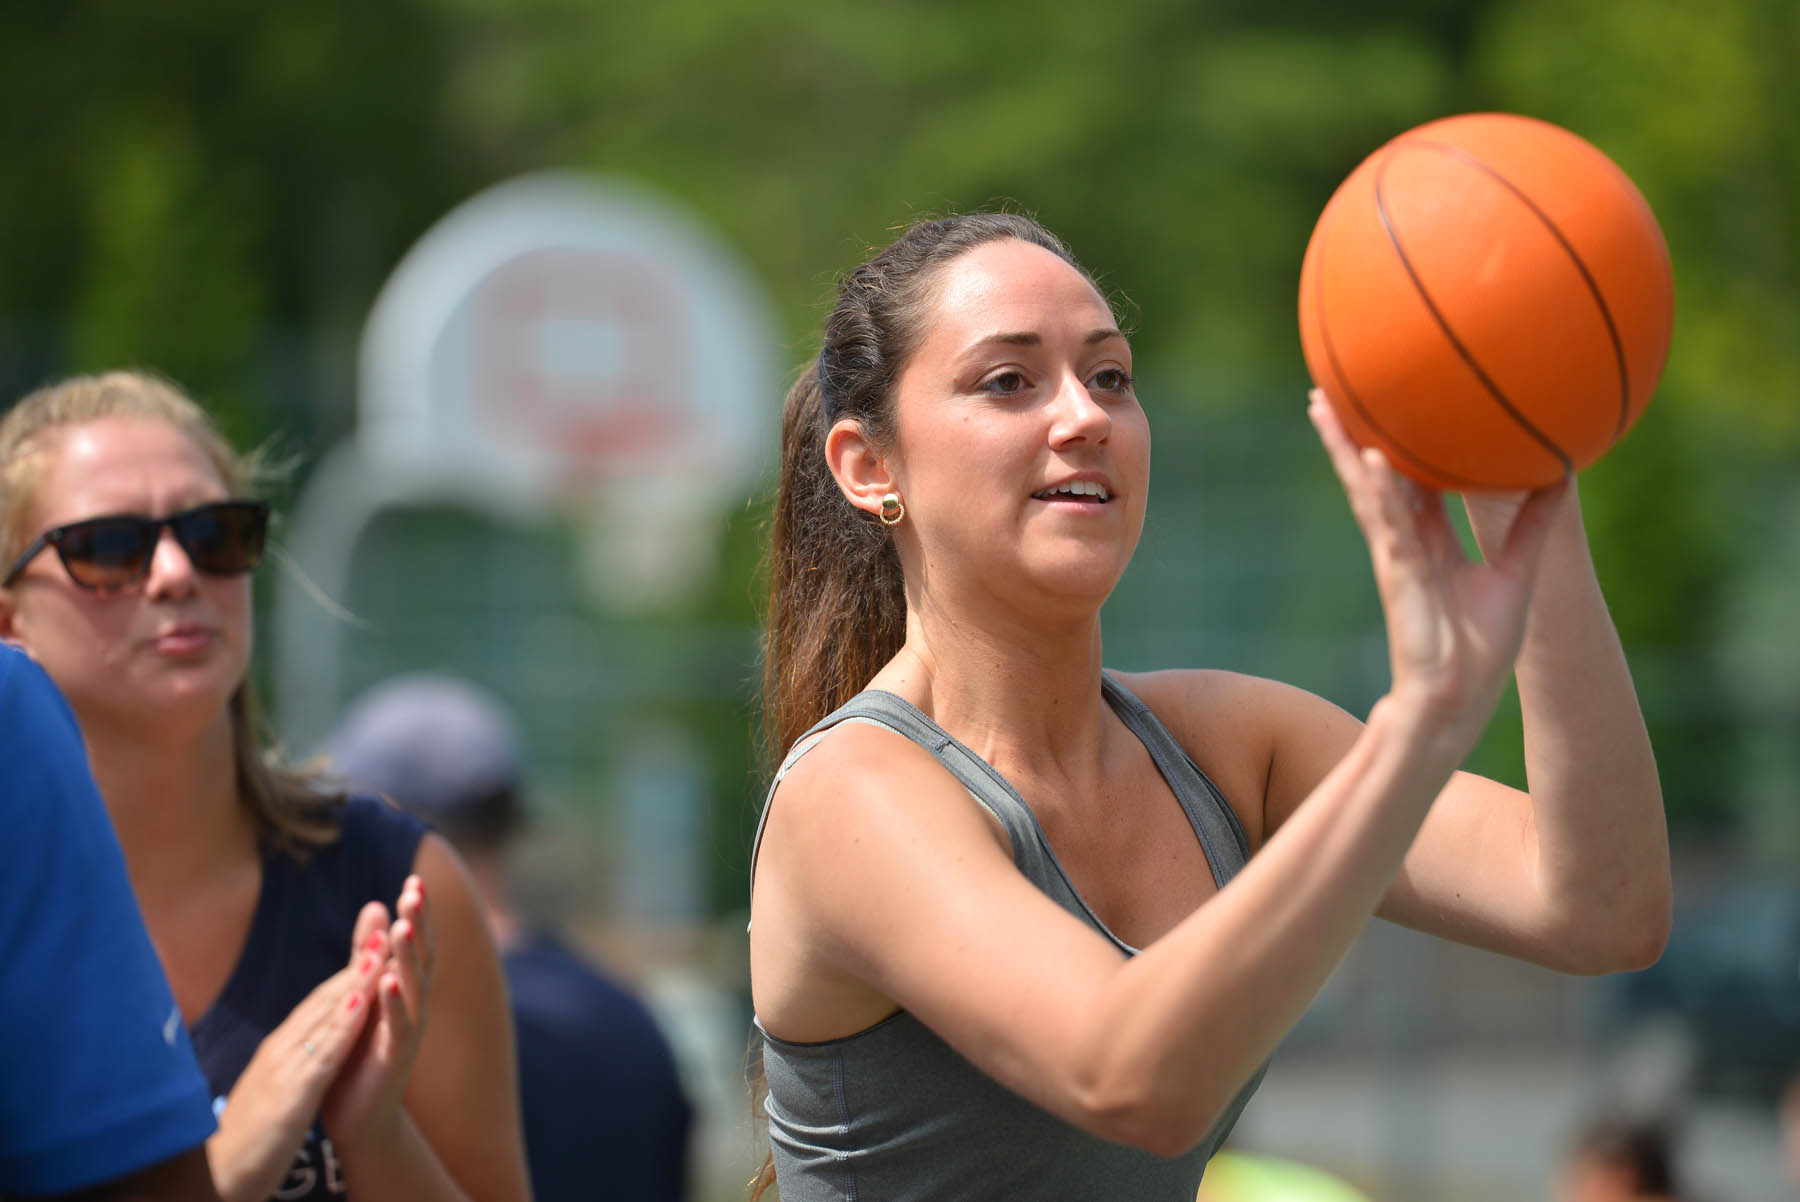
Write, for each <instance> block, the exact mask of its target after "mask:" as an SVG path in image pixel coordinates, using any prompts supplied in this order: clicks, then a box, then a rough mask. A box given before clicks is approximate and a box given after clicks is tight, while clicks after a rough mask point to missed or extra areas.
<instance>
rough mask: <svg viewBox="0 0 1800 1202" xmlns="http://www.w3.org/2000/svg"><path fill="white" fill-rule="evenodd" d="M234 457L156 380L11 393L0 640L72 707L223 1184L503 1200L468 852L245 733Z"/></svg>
mask: <svg viewBox="0 0 1800 1202" xmlns="http://www.w3.org/2000/svg"><path fill="white" fill-rule="evenodd" d="M250 475H251V471H250V469H249V467H248V465H246V464H245V463H244V462H243V461H242V460H240V459H239V458H238V456H236V455H235V454H234V453H233V452H232V450H231V448H230V447H229V446H228V445H227V444H226V443H225V442H224V440H223V439H222V438H221V437H220V436H219V434H218V433H217V431H216V430H215V429H214V427H213V425H212V423H211V422H210V420H209V419H208V418H207V417H206V415H205V414H204V413H203V412H202V411H201V410H200V409H199V408H198V407H197V406H196V405H195V404H194V403H193V402H192V401H190V400H189V399H188V398H186V397H185V396H183V395H181V394H180V393H179V392H177V391H176V390H175V389H173V388H171V387H170V386H168V385H167V384H164V383H163V382H161V381H159V380H156V379H153V378H150V377H147V376H143V375H138V374H133V373H123V372H120V373H112V374H108V375H103V376H96V377H82V378H76V379H72V380H69V381H66V382H64V383H62V384H60V385H57V386H54V387H51V388H46V389H43V390H40V391H39V392H36V393H33V394H32V395H31V396H28V397H26V398H25V399H24V400H23V401H21V402H19V404H18V405H16V406H15V407H14V408H13V409H12V411H11V412H9V413H8V414H7V415H6V417H5V419H4V420H3V421H0V570H3V571H4V576H3V577H0V638H5V639H6V640H8V641H10V642H13V643H16V644H18V645H19V646H21V647H23V648H24V649H25V650H26V651H28V652H29V653H30V654H31V655H32V657H33V658H34V659H36V660H37V661H38V662H39V663H40V664H41V665H43V667H44V668H45V670H46V671H48V672H49V674H50V675H51V677H52V678H53V679H54V680H55V681H56V683H57V684H58V686H60V688H61V689H62V691H63V693H64V695H65V696H66V697H67V698H68V700H69V702H70V704H71V706H72V707H73V708H74V710H75V713H76V716H77V718H78V719H79V721H80V724H81V729H82V735H83V738H84V740H85V742H86V744H87V750H88V755H89V758H90V760H91V761H92V765H93V770H94V776H95V779H96V780H97V781H98V783H99V785H100V789H101V793H102V795H103V796H104V798H105V800H106V803H107V809H108V810H109V812H110V814H111V817H112V821H113V824H114V826H115V827H116V829H117V831H118V835H119V842H120V844H121V846H122V847H123V849H124V852H125V859H126V863H127V867H128V868H129V870H130V874H131V880H132V886H133V891H134V892H135V893H136V896H137V900H138V904H139V906H140V907H141V909H142V911H143V914H144V919H145V924H146V926H147V927H148V929H149V931H150V935H151V938H152V940H153V942H154V943H155V945H156V949H157V952H158V954H159V956H160V957H161V959H162V964H163V968H164V970H165V972H166V973H167V975H168V978H169V982H170V984H171V986H172V987H173V990H174V995H175V1000H176V1003H177V1008H178V1013H176V1014H171V1015H170V1017H169V1022H170V1023H171V1024H174V1023H176V1022H183V1021H185V1022H186V1024H187V1025H188V1028H189V1031H190V1033H191V1036H192V1041H193V1045H194V1050H195V1052H196V1054H197V1055H198V1057H199V1060H200V1064H201V1068H202V1070H203V1071H204V1072H205V1073H206V1075H207V1077H208V1079H209V1081H210V1083H211V1085H212V1088H213V1090H214V1093H215V1097H216V1100H215V1103H214V1105H215V1109H216V1110H217V1112H218V1119H219V1129H218V1132H217V1133H216V1134H215V1135H214V1136H213V1137H212V1139H210V1140H209V1141H208V1143H207V1159H208V1162H209V1164H210V1167H211V1169H212V1174H213V1178H214V1181H215V1184H216V1185H217V1188H218V1192H219V1194H220V1196H221V1197H223V1198H225V1199H227V1200H235V1202H261V1200H262V1199H265V1198H269V1197H271V1196H276V1197H280V1198H282V1199H297V1198H308V1199H311V1198H318V1199H325V1198H342V1197H345V1196H348V1197H351V1198H362V1199H388V1198H405V1199H434V1200H435V1199H443V1200H445V1202H452V1200H462V1199H473V1200H477V1202H522V1200H524V1199H527V1198H528V1197H529V1189H528V1187H527V1185H526V1183H525V1170H524V1162H523V1151H522V1144H521V1139H520V1135H519V1119H518V1107H517V1101H516V1098H515V1093H514V1085H513V1063H512V1045H511V1028H510V1023H509V1020H508V1015H507V1010H506V995H505V989H504V986H503V984H502V981H501V977H500V972H499V966H498V963H497V960H496V957H495V953H494V948H493V946H492V944H491V942H490V941H489V938H488V935H487V930H486V927H485V926H484V925H483V923H482V921H481V918H480V914H479V911H478V910H477V908H476V904H475V901H474V898H473V894H472V892H471V890H470V887H469V885H468V883H467V880H466V878H465V875H464V871H463V869H462V866H461V864H460V863H459V862H458V861H457V860H456V858H455V856H454V854H453V853H452V852H451V851H450V849H449V847H448V846H447V845H446V844H445V843H444V842H443V841H442V840H441V839H439V838H438V837H437V836H435V835H430V834H425V833H424V831H423V829H422V828H421V827H419V826H418V825H417V824H416V823H414V822H413V821H412V820H410V819H407V818H403V817H401V816H400V815H399V814H398V812H397V811H394V810H392V809H390V808H389V807H387V806H385V805H383V804H382V803H380V802H378V801H376V800H374V799H371V798H351V799H346V798H344V797H343V796H342V795H341V794H338V793H334V792H333V791H332V790H331V788H330V787H329V786H328V784H327V783H326V782H323V781H321V780H317V779H313V778H310V777H307V776H305V775H303V774H300V773H295V772H290V771H286V770H282V769H278V768H275V767H272V766H271V765H270V763H269V762H268V761H267V760H266V759H265V757H264V754H263V749H262V748H261V746H260V745H259V744H258V741H257V731H256V725H255V712H254V708H253V706H252V704H251V699H250V694H249V685H248V684H247V683H246V679H245V678H246V674H247V671H248V668H249V658H250V646H251V610H250V581H249V572H250V571H251V569H252V568H254V567H255V566H256V563H257V560H258V559H259V557H260V555H261V552H262V549H263V541H264V534H265V530H266V523H267V518H268V509H267V506H266V505H265V504H264V503H263V502H261V501H259V500H256V499H254V498H251V497H250V496H248V495H247V494H248V487H249V483H250ZM77 887H79V885H77ZM390 907H392V908H391V909H390ZM96 987H97V988H104V987H105V984H104V982H96ZM171 1029H173V1027H172V1026H171ZM19 1034H20V1035H22V1036H23V1037H27V1038H28V1037H29V1034H30V1033H29V1032H22V1033H19ZM171 1038H172V1036H171Z"/></svg>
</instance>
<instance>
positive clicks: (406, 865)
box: [193, 797, 425, 1202]
mask: <svg viewBox="0 0 1800 1202" xmlns="http://www.w3.org/2000/svg"><path fill="white" fill-rule="evenodd" d="M339 823H340V825H339V834H338V839H337V841H336V842H335V843H332V844H331V845H330V846H328V847H322V848H319V849H317V850H316V851H313V852H312V853H311V854H310V855H309V856H308V857H307V859H306V862H305V863H299V862H297V861H296V860H295V859H294V858H293V857H292V856H290V855H288V854H287V853H286V852H283V851H280V850H277V849H276V848H274V847H266V848H265V849H264V851H263V879H262V890H261V892H260V893H259V894H258V896H257V900H256V913H255V914H254V915H253V916H252V918H251V919H250V933H249V935H248V936H247V937H246V938H245V940H244V947H243V950H242V951H241V952H240V953H239V954H238V962H237V964H236V966H235V967H233V969H232V971H231V976H230V978H229V979H227V980H226V982H225V987H224V989H222V990H220V991H219V996H218V999H217V1000H216V1001H214V1002H213V1004H212V1005H211V1006H210V1007H209V1008H208V1009H207V1011H206V1013H205V1014H202V1015H201V1016H200V1017H199V1019H198V1020H196V1021H195V1023H194V1029H193V1039H194V1050H195V1052H196V1053H197V1054H198V1056H199V1058H200V1067H201V1069H202V1070H203V1071H204V1072H205V1073H206V1079H207V1081H208V1082H209V1083H210V1084H211V1085H212V1089H213V1098H214V1105H215V1106H217V1107H219V1108H221V1109H222V1108H223V1107H224V1105H225V1099H226V1095H228V1094H229V1093H230V1092H231V1087H232V1086H233V1085H235V1084H236V1083H237V1079H238V1077H239V1076H240V1075H241V1074H242V1073H243V1071H244V1068H245V1066H246V1065H248V1064H249V1063H250V1057H251V1056H253V1055H255V1054H256V1048H257V1045H258V1044H260V1043H262V1041H263V1039H264V1038H265V1037H266V1036H267V1035H268V1034H269V1032H270V1031H273V1030H274V1029H275V1028H276V1027H278V1026H280V1025H281V1023H282V1022H283V1021H284V1020H285V1019H286V1018H287V1016H288V1015H289V1014H290V1013H291V1012H292V1011H293V1009H294V1007H295V1006H298V1005H299V1004H300V1003H301V1002H302V1001H304V1000H305V998H306V995H307V994H309V993H311V992H312V991H313V989H314V988H315V987H316V986H317V985H318V984H319V983H320V982H321V981H323V980H325V978H326V977H329V976H330V975H331V974H332V973H334V972H336V971H338V970H339V969H340V968H342V967H344V965H346V964H348V963H349V962H350V936H351V935H352V934H353V933H354V931H355V927H356V915H357V913H358V912H359V911H361V910H362V908H363V904H364V903H365V902H371V901H378V902H381V903H382V904H384V905H385V906H387V907H388V911H389V912H390V913H392V911H393V908H394V904H395V903H396V902H397V901H399V899H400V887H401V885H403V884H404V883H405V882H406V877H407V874H408V873H410V872H412V870H413V860H414V857H415V856H416V855H417V854H418V849H419V840H420V839H421V838H422V837H423V836H424V833H425V828H424V826H422V825H421V824H420V823H419V822H418V821H417V820H416V819H414V818H410V817H408V816H407V815H405V814H402V813H401V812H400V811H399V810H396V809H395V808H394V807H392V806H390V805H388V804H387V803H386V802H383V801H379V800H377V799H375V798H370V797H353V798H351V799H350V800H349V801H348V802H347V803H345V805H344V807H343V810H342V811H341V814H340V818H339ZM344 1196H345V1187H344V1175H343V1169H342V1166H341V1165H340V1164H339V1162H338V1158H337V1151H336V1148H335V1147H334V1146H333V1145H332V1142H331V1139H330V1137H329V1136H327V1135H326V1134H325V1132H324V1129H323V1128H322V1127H321V1126H320V1124H319V1123H318V1122H317V1121H316V1120H315V1121H314V1123H313V1125H312V1129H311V1130H310V1131H308V1132H307V1136H306V1141H305V1142H304V1143H303V1144H301V1145H300V1150H299V1152H298V1153H297V1154H296V1155H295V1157H294V1163H293V1166H292V1168H290V1169H289V1170H288V1174H287V1177H286V1178H285V1179H283V1181H282V1182H281V1184H280V1185H279V1186H277V1187H276V1189H275V1193H274V1197H275V1198H277V1199H279V1200H280V1202H296V1200H298V1199H309V1200H318V1202H325V1200H327V1199H341V1198H343V1197H344Z"/></svg>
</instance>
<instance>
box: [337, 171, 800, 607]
mask: <svg viewBox="0 0 1800 1202" xmlns="http://www.w3.org/2000/svg"><path fill="white" fill-rule="evenodd" d="M768 314H769V305H768V304H767V302H766V301H765V300H764V298H763V296H762V294H761V292H760V289H759V288H758V287H757V286H756V285H755V283H754V282H753V280H752V279H751V277H750V275H749V273H748V272H747V271H746V270H745V269H744V268H743V267H741V266H740V265H739V263H738V261H737V259H736V257H735V255H733V254H732V253H731V252H730V251H729V250H728V249H727V248H726V247H725V246H723V245H722V244H721V243H720V242H719V241H718V240H717V238H716V237H714V236H713V235H712V234H711V233H710V232H708V231H706V230H705V229H703V228H702V227H701V226H699V225H698V224H697V223H695V222H693V221H691V220H689V219H688V218H686V217H685V216H683V215H682V214H681V213H680V212H679V211H677V210H675V209H674V208H672V206H671V205H670V204H669V203H668V202H667V201H665V200H662V199H661V198H657V197H653V196H651V195H650V194H648V193H646V192H644V191H643V190H642V189H639V188H635V187H629V186H626V185H622V184H619V183H614V182H605V181H601V180H599V179H595V178H592V177H586V176H575V175H537V176H527V177H525V178H522V179H518V180H514V181H512V182H510V183H506V184H502V185H500V186H498V187H496V188H493V189H490V190H489V191H487V192H485V193H483V194H481V195H480V196H477V197H476V198H474V199H473V200H471V201H469V202H468V203H467V204H464V205H463V206H461V207H460V208H458V209H457V210H455V211H454V212H452V213H451V214H450V215H449V216H447V217H445V218H444V219H443V220H442V221H440V222H439V223H438V224H437V225H436V226H435V227H433V228H432V229H431V231H430V232H428V233H427V234H426V235H425V237H424V238H422V239H421V240H420V241H419V243H418V245H417V246H415V247H414V248H413V249H412V251H410V252H409V253H408V254H407V256H406V258H405V259H403V260H402V261H401V263H400V266H399V268H398V269H396V270H395V272H394V275H393V277H392V278H391V279H390V280H389V281H388V284H387V286H386V287H385V288H384V289H383V290H382V293H381V296H380V298H379V299H378V300H377V301H376V303H375V308H374V311H373V312H372V313H371V315H370V318H369V324H368V327H367V329H366V330H365V332H364V336H363V351H362V378H361V390H360V395H359V398H358V403H359V407H360V414H361V418H362V425H361V429H360V430H359V432H358V439H359V441H361V442H362V443H363V444H364V446H365V447H366V448H367V450H368V452H369V453H370V456H371V458H373V459H374V460H375V461H376V462H377V464H380V465H409V464H415V463H417V462H418V461H419V460H420V459H432V460H436V461H438V462H440V463H446V464H454V465H455V470H456V473H457V475H458V476H459V477H460V478H463V479H466V480H471V481H476V482H479V481H486V482H489V483H491V484H492V486H493V487H494V488H495V489H497V490H499V491H502V492H504V493H506V494H507V495H509V496H512V497H515V498H517V499H520V500H523V501H525V502H526V503H528V504H535V505H538V506H543V507H547V508H549V509H551V510H554V511H559V512H564V513H572V514H575V515H577V516H578V517H579V518H580V519H581V520H582V522H583V524H584V526H585V527H586V528H587V529H588V531H589V535H590V537H589V540H588V541H589V546H590V561H591V562H590V563H589V564H588V575H589V578H590V580H591V583H592V585H593V588H594V590H595V593H596V595H597V596H599V597H600V598H601V599H603V600H605V601H606V602H608V603H610V604H612V605H615V606H619V607H624V608H642V607H645V606H653V605H659V604H667V603H670V602H673V601H677V600H679V599H681V598H682V597H684V596H686V595H688V594H690V593H692V592H693V591H694V590H695V589H696V588H697V587H699V586H700V585H702V584H703V583H704V582H705V579H706V577H707V574H708V573H709V572H710V570H711V567H712V563H711V557H712V552H713V547H712V545H711V543H710V542H709V541H708V540H705V539H702V538H700V537H699V534H700V531H699V530H697V529H696V524H697V523H704V522H711V521H716V520H717V519H718V518H719V516H720V512H721V506H723V505H728V504H730V503H732V502H734V501H736V500H738V499H741V498H742V496H743V495H744V494H745V492H746V491H747V490H748V488H749V487H750V486H751V484H752V483H753V482H754V480H755V479H756V477H757V475H758V473H759V472H760V471H761V470H762V468H763V466H764V464H766V463H767V462H768V460H769V456H770V454H771V452H772V450H773V446H774V440H775V433H776V422H775V417H774V414H775V409H774V400H773V399H772V398H774V396H775V392H776V390H777V381H776V375H775V370H774V367H773V360H772V348H773V346H774V327H773V322H772V321H771V319H770V318H769V316H768Z"/></svg>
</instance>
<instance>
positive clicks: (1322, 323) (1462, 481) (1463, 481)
mask: <svg viewBox="0 0 1800 1202" xmlns="http://www.w3.org/2000/svg"><path fill="white" fill-rule="evenodd" d="M1328 239H1329V233H1328V231H1326V230H1324V229H1321V230H1320V233H1319V253H1318V258H1317V260H1316V261H1315V262H1314V264H1313V274H1314V275H1315V276H1322V275H1323V274H1324V272H1325V245H1326V242H1327V241H1328ZM1313 308H1314V309H1315V310H1316V313H1315V317H1316V319H1317V320H1318V323H1319V337H1320V339H1321V341H1323V342H1324V344H1325V357H1326V358H1327V359H1329V360H1331V370H1332V371H1334V372H1336V373H1337V378H1338V382H1339V383H1341V384H1342V385H1343V387H1344V399H1345V400H1347V401H1349V402H1350V405H1351V407H1353V408H1354V409H1355V410H1356V413H1357V416H1359V417H1361V418H1362V419H1363V421H1364V422H1365V423H1367V425H1368V427H1369V428H1370V429H1371V430H1374V431H1375V432H1376V433H1377V434H1379V435H1380V436H1381V440H1382V441H1383V442H1384V443H1386V444H1387V445H1386V447H1385V450H1386V452H1387V453H1388V454H1389V455H1390V456H1394V455H1398V456H1399V457H1400V458H1401V459H1404V460H1406V461H1407V462H1409V463H1411V464H1412V465H1413V466H1414V467H1417V468H1419V469H1421V470H1423V471H1426V472H1429V473H1431V474H1432V475H1433V476H1436V477H1437V478H1438V479H1440V480H1443V481H1444V482H1445V483H1447V484H1449V485H1451V486H1452V487H1453V488H1455V489H1456V490H1457V491H1459V492H1461V491H1466V490H1468V489H1489V488H1493V487H1494V485H1493V484H1492V483H1489V482H1485V481H1480V480H1471V479H1468V478H1467V477H1464V476H1459V475H1457V474H1456V473H1455V472H1449V471H1445V470H1444V469H1443V468H1441V467H1439V466H1438V465H1437V464H1435V463H1432V462H1431V461H1430V460H1428V459H1426V458H1424V457H1423V456H1421V455H1417V454H1415V453H1414V452H1412V451H1410V450H1408V449H1407V448H1406V446H1405V445H1404V444H1403V443H1401V442H1400V440H1399V439H1397V438H1395V437H1394V436H1393V434H1391V433H1390V432H1389V431H1388V429H1387V428H1386V427H1385V426H1383V425H1382V424H1381V422H1380V421H1378V420H1377V419H1376V417H1375V415H1374V414H1373V413H1371V412H1370V411H1369V408H1368V406H1366V405H1364V404H1363V402H1362V398H1361V397H1359V396H1357V395H1356V389H1355V388H1354V387H1353V386H1352V385H1351V383H1350V373H1349V372H1348V371H1346V370H1344V364H1343V361H1342V360H1341V359H1339V358H1338V353H1337V344H1336V343H1334V342H1333V341H1332V338H1331V323H1330V322H1328V321H1326V320H1325V286H1324V283H1323V282H1322V281H1315V283H1314V284H1313Z"/></svg>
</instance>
